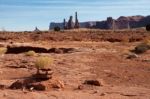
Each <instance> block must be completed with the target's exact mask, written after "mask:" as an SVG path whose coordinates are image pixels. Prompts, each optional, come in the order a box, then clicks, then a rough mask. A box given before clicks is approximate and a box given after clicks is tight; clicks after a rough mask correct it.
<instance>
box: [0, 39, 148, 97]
mask: <svg viewBox="0 0 150 99" xmlns="http://www.w3.org/2000/svg"><path fill="white" fill-rule="evenodd" d="M4 41H5V40H4ZM4 41H1V43H2V42H3V43H6V42H8V41H9V40H8V41H6V42H4ZM18 42H20V41H18ZM15 43H17V41H15ZM21 43H22V42H21ZM139 43H140V42H132V43H131V42H113V43H112V42H108V41H98V42H96V41H69V42H68V41H57V42H56V41H55V42H54V41H53V42H47V41H45V42H40V43H39V41H32V42H31V43H30V44H31V45H35V44H37V45H41V46H46V47H49V48H51V47H55V48H74V49H76V50H77V51H74V52H72V53H65V54H64V53H62V54H61V53H60V54H56V53H39V54H38V56H39V55H40V56H41V55H42V56H49V57H52V58H53V59H54V62H53V64H51V69H52V70H53V71H54V75H53V76H54V77H55V78H57V79H59V80H61V81H62V82H63V83H64V88H63V89H51V90H47V91H35V90H33V91H28V90H11V89H0V99H150V79H149V78H150V76H149V75H150V52H146V53H144V54H140V55H138V57H137V58H134V59H127V57H128V55H129V54H130V53H131V52H130V50H132V49H134V47H135V46H136V45H137V44H139ZM38 56H26V55H25V54H24V53H20V54H5V55H1V56H0V85H5V86H10V85H11V84H12V83H13V82H15V81H16V80H19V79H24V78H27V77H30V76H31V75H32V74H34V73H36V69H35V67H34V62H35V60H36V58H37V57H38ZM16 66H23V67H26V68H13V67H16ZM91 79H97V80H99V81H100V82H101V83H102V86H91V85H83V82H84V81H85V80H91ZM80 85H83V86H82V87H83V88H81V89H79V88H78V87H79V86H80Z"/></svg>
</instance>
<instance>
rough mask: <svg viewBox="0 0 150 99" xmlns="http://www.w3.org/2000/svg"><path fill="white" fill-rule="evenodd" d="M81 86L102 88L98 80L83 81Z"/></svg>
mask: <svg viewBox="0 0 150 99" xmlns="http://www.w3.org/2000/svg"><path fill="white" fill-rule="evenodd" d="M83 84H87V85H93V86H102V84H101V82H100V81H98V80H85V82H84V83H83Z"/></svg>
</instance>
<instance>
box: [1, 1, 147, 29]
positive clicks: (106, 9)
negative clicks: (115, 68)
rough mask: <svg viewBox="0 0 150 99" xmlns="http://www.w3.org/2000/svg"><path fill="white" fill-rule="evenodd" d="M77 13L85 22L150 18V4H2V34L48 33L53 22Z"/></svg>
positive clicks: (105, 2) (102, 2)
mask: <svg viewBox="0 0 150 99" xmlns="http://www.w3.org/2000/svg"><path fill="white" fill-rule="evenodd" d="M75 11H78V13H79V20H80V21H82V22H83V21H92V20H93V21H96V20H105V19H106V18H107V17H108V16H112V17H114V18H118V17H119V16H131V15H144V16H147V15H150V0H82V1H81V0H0V30H2V29H5V30H9V31H11V30H12V31H24V30H33V29H34V28H35V26H37V27H38V28H39V29H41V30H47V29H48V26H49V23H50V22H62V21H63V18H67V20H68V17H69V16H70V15H74V12H75Z"/></svg>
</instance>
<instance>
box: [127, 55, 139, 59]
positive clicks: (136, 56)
mask: <svg viewBox="0 0 150 99" xmlns="http://www.w3.org/2000/svg"><path fill="white" fill-rule="evenodd" d="M138 57H139V56H138V55H137V54H129V55H128V57H127V59H133V58H138Z"/></svg>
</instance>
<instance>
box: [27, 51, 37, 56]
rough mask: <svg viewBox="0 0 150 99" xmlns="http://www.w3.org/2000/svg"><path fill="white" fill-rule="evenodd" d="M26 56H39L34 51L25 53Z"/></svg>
mask: <svg viewBox="0 0 150 99" xmlns="http://www.w3.org/2000/svg"><path fill="white" fill-rule="evenodd" d="M25 55H26V56H36V55H37V54H36V52H34V51H28V52H25Z"/></svg>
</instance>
